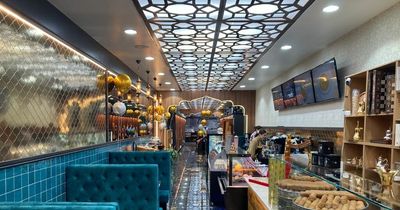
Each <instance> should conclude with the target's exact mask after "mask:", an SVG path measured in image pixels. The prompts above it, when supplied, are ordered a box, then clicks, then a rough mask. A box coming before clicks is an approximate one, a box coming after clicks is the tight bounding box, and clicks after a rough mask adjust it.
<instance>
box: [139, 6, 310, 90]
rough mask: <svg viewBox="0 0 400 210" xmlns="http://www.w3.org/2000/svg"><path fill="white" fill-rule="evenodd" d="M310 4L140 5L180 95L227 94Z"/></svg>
mask: <svg viewBox="0 0 400 210" xmlns="http://www.w3.org/2000/svg"><path fill="white" fill-rule="evenodd" d="M313 1H314V0H139V1H135V0H134V1H133V2H135V4H136V6H137V7H138V8H141V10H142V12H143V17H144V18H145V19H146V20H147V23H148V25H149V27H150V28H151V29H152V31H153V32H154V34H155V36H156V37H157V38H158V40H159V42H160V45H161V48H162V50H163V51H164V53H165V56H166V58H167V61H168V63H169V65H170V67H171V70H172V72H173V73H174V75H175V77H176V79H177V81H178V83H179V85H180V87H181V89H182V90H230V89H232V88H233V87H234V86H235V85H236V84H237V83H238V82H239V80H240V79H241V78H242V77H243V76H244V75H245V73H246V72H248V71H249V70H250V68H251V67H252V66H253V65H254V63H255V62H256V61H257V59H258V58H259V57H260V55H262V54H263V53H264V52H265V51H267V50H268V49H269V48H270V47H271V46H272V44H273V43H274V42H275V41H276V40H277V39H278V38H279V37H280V36H281V35H282V34H283V33H284V32H285V31H286V30H287V29H288V28H289V27H290V25H291V24H292V23H293V22H294V21H295V20H296V19H297V18H298V17H299V16H300V15H301V14H302V13H303V12H304V10H305V9H306V8H307V7H308V6H309V5H310V4H311V3H312V2H313Z"/></svg>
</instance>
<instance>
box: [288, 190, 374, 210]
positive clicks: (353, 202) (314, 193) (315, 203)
mask: <svg viewBox="0 0 400 210" xmlns="http://www.w3.org/2000/svg"><path fill="white" fill-rule="evenodd" d="M293 202H294V203H295V204H296V205H298V206H301V207H303V208H305V209H315V210H331V209H334V210H360V209H366V208H367V204H366V203H365V202H364V201H363V200H361V199H360V198H358V197H357V196H355V195H353V194H351V193H349V192H345V191H324V190H308V191H305V192H302V193H300V196H298V197H297V198H296V199H295V200H294V201H293Z"/></svg>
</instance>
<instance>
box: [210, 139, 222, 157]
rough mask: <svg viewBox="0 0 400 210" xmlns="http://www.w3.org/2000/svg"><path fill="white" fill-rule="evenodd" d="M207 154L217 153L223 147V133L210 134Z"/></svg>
mask: <svg viewBox="0 0 400 210" xmlns="http://www.w3.org/2000/svg"><path fill="white" fill-rule="evenodd" d="M207 145H208V146H207V154H209V155H210V154H211V155H217V154H219V153H221V151H222V148H223V140H222V134H209V135H208V141H207Z"/></svg>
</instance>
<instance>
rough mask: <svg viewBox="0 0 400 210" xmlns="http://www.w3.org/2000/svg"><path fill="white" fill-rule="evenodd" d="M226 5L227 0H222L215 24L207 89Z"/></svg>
mask: <svg viewBox="0 0 400 210" xmlns="http://www.w3.org/2000/svg"><path fill="white" fill-rule="evenodd" d="M225 6H226V0H221V2H220V4H219V11H218V18H217V23H216V26H215V32H214V40H213V46H212V51H211V56H210V66H209V67H208V76H207V83H206V91H207V89H208V83H209V82H210V75H211V70H212V66H213V63H214V55H215V50H216V48H217V43H218V37H219V31H220V30H221V24H222V19H223V17H224V10H225Z"/></svg>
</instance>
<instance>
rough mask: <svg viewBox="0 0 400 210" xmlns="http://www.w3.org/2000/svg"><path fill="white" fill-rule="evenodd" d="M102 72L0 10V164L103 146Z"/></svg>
mask: <svg viewBox="0 0 400 210" xmlns="http://www.w3.org/2000/svg"><path fill="white" fill-rule="evenodd" d="M103 72H104V70H103V69H101V68H100V67H99V66H97V65H95V64H93V62H90V61H89V60H88V59H87V58H85V57H83V56H81V55H79V54H78V53H76V52H74V51H73V50H71V49H68V48H67V47H65V46H63V45H62V44H60V43H59V42H57V41H55V40H54V39H52V38H50V37H49V36H47V35H46V34H44V33H43V31H41V30H38V29H37V28H34V27H32V26H30V25H29V24H27V23H25V22H22V21H21V20H18V19H16V18H15V17H14V16H12V15H10V14H9V13H8V12H6V11H4V10H3V9H0V154H1V155H0V162H3V161H7V160H14V159H18V158H23V157H31V156H35V155H40V154H46V153H49V152H56V151H62V150H66V149H71V148H77V147H80V146H87V145H92V144H98V143H103V142H106V132H105V130H106V129H105V125H106V123H105V115H104V113H105V108H104V107H105V106H104V102H105V94H104V92H102V91H101V90H99V89H98V88H97V87H96V76H97V75H98V74H100V73H103Z"/></svg>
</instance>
